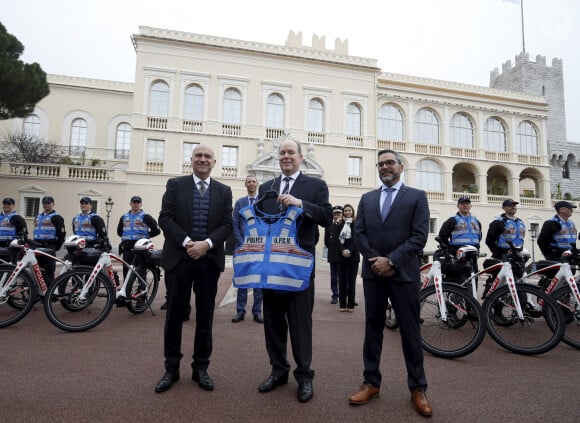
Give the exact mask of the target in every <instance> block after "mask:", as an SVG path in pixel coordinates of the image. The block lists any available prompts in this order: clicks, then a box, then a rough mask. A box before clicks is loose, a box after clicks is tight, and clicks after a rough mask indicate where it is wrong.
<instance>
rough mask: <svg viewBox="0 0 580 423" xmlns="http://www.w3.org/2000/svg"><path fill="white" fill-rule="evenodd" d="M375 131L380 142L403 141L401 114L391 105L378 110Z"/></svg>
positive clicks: (384, 105) (385, 105)
mask: <svg viewBox="0 0 580 423" xmlns="http://www.w3.org/2000/svg"><path fill="white" fill-rule="evenodd" d="M377 126H378V128H377V130H378V135H379V139H380V140H389V141H403V114H402V113H401V111H400V110H399V108H398V107H396V106H393V105H392V104H383V105H382V106H381V108H380V109H379V116H378V122H377Z"/></svg>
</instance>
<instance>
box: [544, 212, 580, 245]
mask: <svg viewBox="0 0 580 423" xmlns="http://www.w3.org/2000/svg"><path fill="white" fill-rule="evenodd" d="M550 220H551V221H553V222H558V223H559V224H560V230H559V231H558V232H556V233H555V234H554V235H553V236H552V242H551V243H550V247H553V248H558V249H559V250H567V249H568V248H570V244H573V243H574V244H575V243H576V234H577V232H576V226H575V225H574V222H572V221H571V220H568V221H566V222H565V221H563V220H561V219H559V218H558V217H557V216H554V217H552V218H551V219H550Z"/></svg>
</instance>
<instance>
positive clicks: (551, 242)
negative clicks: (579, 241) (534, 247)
mask: <svg viewBox="0 0 580 423" xmlns="http://www.w3.org/2000/svg"><path fill="white" fill-rule="evenodd" d="M554 208H555V209H556V215H555V216H554V217H552V218H551V219H548V220H546V221H545V222H544V224H543V225H542V230H541V231H540V235H539V236H538V246H539V247H540V251H542V254H543V255H544V257H545V258H546V260H551V261H557V260H560V257H562V253H563V252H564V251H566V250H569V249H570V247H571V245H570V244H573V245H576V236H577V231H576V226H575V225H574V222H572V220H570V217H572V213H573V212H574V210H573V209H575V208H576V206H575V205H573V204H572V203H570V202H569V201H558V202H557V203H556V204H555V205H554Z"/></svg>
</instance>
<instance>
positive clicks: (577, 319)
mask: <svg viewBox="0 0 580 423" xmlns="http://www.w3.org/2000/svg"><path fill="white" fill-rule="evenodd" d="M551 296H552V298H554V299H555V300H556V302H557V303H558V305H559V306H560V308H561V309H562V313H563V314H564V323H565V324H566V329H565V331H564V336H563V338H562V341H563V342H565V343H566V344H568V345H570V346H571V347H574V348H578V349H580V304H578V302H577V301H576V298H575V297H574V295H573V294H572V291H570V287H569V286H563V287H562V288H558V289H557V290H556V291H554V292H552V294H551Z"/></svg>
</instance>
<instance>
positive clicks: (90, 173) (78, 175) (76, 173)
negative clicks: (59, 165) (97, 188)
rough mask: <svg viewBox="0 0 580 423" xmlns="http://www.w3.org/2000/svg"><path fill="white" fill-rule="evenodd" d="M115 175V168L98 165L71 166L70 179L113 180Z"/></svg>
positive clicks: (69, 168)
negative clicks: (99, 166) (104, 167)
mask: <svg viewBox="0 0 580 423" xmlns="http://www.w3.org/2000/svg"><path fill="white" fill-rule="evenodd" d="M114 177H115V171H114V170H113V169H103V168H98V167H86V166H69V167H68V178H69V179H89V180H91V181H112V180H113V179H114Z"/></svg>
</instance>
